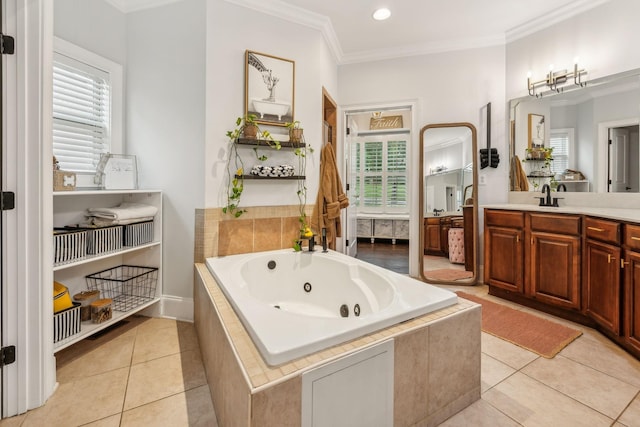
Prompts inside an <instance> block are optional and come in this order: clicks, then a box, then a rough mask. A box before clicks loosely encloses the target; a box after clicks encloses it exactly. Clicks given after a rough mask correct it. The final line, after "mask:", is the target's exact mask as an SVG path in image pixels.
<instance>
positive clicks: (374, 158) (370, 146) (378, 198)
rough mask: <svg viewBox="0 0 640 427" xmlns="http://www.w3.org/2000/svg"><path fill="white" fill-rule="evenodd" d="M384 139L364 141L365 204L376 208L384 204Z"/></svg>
mask: <svg viewBox="0 0 640 427" xmlns="http://www.w3.org/2000/svg"><path fill="white" fill-rule="evenodd" d="M382 156H383V151H382V141H366V142H365V143H364V182H363V184H364V188H363V190H364V194H363V197H362V199H363V202H364V203H363V205H364V206H365V207H370V208H372V207H373V208H375V207H382V206H383V198H382V191H383V189H382V183H383V181H382V171H383V166H384V165H383V158H382Z"/></svg>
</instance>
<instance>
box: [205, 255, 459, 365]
mask: <svg viewBox="0 0 640 427" xmlns="http://www.w3.org/2000/svg"><path fill="white" fill-rule="evenodd" d="M207 266H208V268H209V271H210V272H211V274H212V275H213V277H214V278H215V279H216V282H217V283H218V285H220V287H221V289H222V291H223V292H224V294H225V296H226V297H227V299H228V300H229V302H230V303H231V305H232V307H233V308H234V310H235V312H236V314H238V315H239V317H240V319H241V321H242V322H243V325H244V326H245V328H246V329H247V331H248V332H249V335H250V336H251V338H252V339H253V342H254V344H255V345H256V346H257V347H258V350H259V351H260V354H261V355H262V357H263V359H265V361H266V362H267V363H268V364H269V365H279V364H282V363H285V362H288V361H291V360H293V359H296V358H299V357H302V356H305V355H308V354H311V353H314V352H316V351H320V350H323V349H325V348H327V347H330V346H332V345H337V344H340V343H343V342H346V341H349V340H352V339H355V338H358V337H361V336H362V335H365V334H368V333H370V332H372V331H376V330H380V329H383V328H385V327H389V326H392V325H395V324H397V323H400V322H403V321H405V320H409V319H413V318H414V317H418V316H421V315H424V314H427V313H431V312H433V311H435V310H438V309H441V308H446V307H449V306H452V305H454V304H456V302H457V296H456V294H454V293H453V292H450V291H447V290H444V289H440V288H437V287H435V286H430V285H427V284H425V283H423V282H419V281H417V280H415V279H412V278H410V277H407V276H406V275H403V274H398V273H394V272H392V271H389V270H386V269H384V268H381V267H378V266H375V265H372V264H369V263H367V262H364V261H361V260H359V259H357V258H353V257H350V256H347V255H344V254H341V253H339V252H335V251H327V252H326V253H323V252H322V251H321V250H320V249H319V250H317V251H315V252H312V253H309V252H307V251H301V252H295V251H294V250H293V249H280V250H277V251H266V252H258V253H253V254H240V255H230V256H224V257H212V258H208V259H207Z"/></svg>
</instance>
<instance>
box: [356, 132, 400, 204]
mask: <svg viewBox="0 0 640 427" xmlns="http://www.w3.org/2000/svg"><path fill="white" fill-rule="evenodd" d="M365 138H366V139H364V140H362V141H360V142H358V143H357V148H356V150H355V152H356V154H357V158H356V161H355V164H356V173H357V178H356V191H357V193H358V194H359V197H358V198H357V199H358V201H362V203H361V204H360V203H359V207H360V211H361V212H383V213H391V212H393V213H406V212H408V191H407V182H408V178H407V141H404V140H398V136H397V135H376V136H368V137H365ZM374 138H375V139H374Z"/></svg>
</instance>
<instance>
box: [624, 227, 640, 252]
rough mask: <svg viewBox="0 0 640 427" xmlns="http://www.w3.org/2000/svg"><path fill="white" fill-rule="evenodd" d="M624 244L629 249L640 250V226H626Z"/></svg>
mask: <svg viewBox="0 0 640 427" xmlns="http://www.w3.org/2000/svg"><path fill="white" fill-rule="evenodd" d="M624 244H625V245H626V246H627V247H628V248H629V249H635V250H640V226H638V225H629V224H627V225H625V226H624Z"/></svg>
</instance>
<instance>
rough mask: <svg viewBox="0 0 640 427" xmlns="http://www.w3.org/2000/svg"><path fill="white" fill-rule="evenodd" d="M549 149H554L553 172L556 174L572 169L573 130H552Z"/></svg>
mask: <svg viewBox="0 0 640 427" xmlns="http://www.w3.org/2000/svg"><path fill="white" fill-rule="evenodd" d="M549 147H550V148H553V152H552V157H553V160H552V161H551V165H550V168H551V171H552V172H553V173H555V174H558V173H563V172H564V171H565V170H566V169H571V155H572V151H573V129H552V130H551V131H550V137H549Z"/></svg>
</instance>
